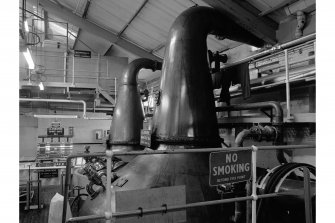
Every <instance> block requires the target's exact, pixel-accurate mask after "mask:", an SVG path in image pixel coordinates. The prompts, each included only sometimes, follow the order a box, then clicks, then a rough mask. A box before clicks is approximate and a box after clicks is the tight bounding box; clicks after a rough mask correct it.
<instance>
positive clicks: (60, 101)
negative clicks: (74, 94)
mask: <svg viewBox="0 0 335 223" xmlns="http://www.w3.org/2000/svg"><path fill="white" fill-rule="evenodd" d="M19 100H20V101H32V102H58V103H80V104H82V105H83V118H86V102H85V101H83V100H63V99H44V98H20V99H19Z"/></svg>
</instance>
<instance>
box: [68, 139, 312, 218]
mask: <svg viewBox="0 0 335 223" xmlns="http://www.w3.org/2000/svg"><path fill="white" fill-rule="evenodd" d="M308 148H315V145H283V146H259V147H256V146H251V147H230V148H206V149H203V148H202V149H176V150H153V151H131V152H113V151H112V150H111V149H110V148H107V150H106V152H105V153H92V154H73V155H70V156H69V157H68V158H67V161H66V176H65V192H64V201H67V199H68V189H69V186H70V184H69V183H70V182H69V179H70V174H71V160H72V159H73V158H76V157H88V156H100V157H101V156H106V157H107V187H106V196H107V197H106V199H107V201H106V211H105V215H87V216H80V217H73V218H70V219H68V221H66V210H67V202H63V213H62V223H65V222H77V221H83V220H95V219H106V223H111V222H112V218H116V217H126V216H136V215H138V216H143V215H144V214H153V213H167V212H169V211H170V212H171V211H176V210H184V209H187V208H194V207H200V206H209V205H217V204H223V203H232V202H238V201H248V200H251V201H252V205H251V208H252V214H251V216H252V223H256V204H257V200H259V199H264V198H271V197H278V196H287V195H299V191H298V190H291V191H287V192H280V193H270V194H261V195H258V194H257V192H256V186H257V183H256V180H257V175H256V160H257V151H258V150H282V149H308ZM248 150H249V151H252V162H251V164H252V194H251V196H245V197H237V198H229V199H221V200H212V201H204V202H195V203H188V204H184V205H171V206H164V207H162V206H161V207H156V208H147V209H144V208H143V209H142V208H141V209H137V210H132V211H123V212H114V213H112V209H111V170H112V158H113V156H119V155H153V154H181V153H209V152H223V151H224V152H228V151H248ZM309 180H310V178H309V170H308V169H307V168H304V199H305V216H306V223H312V207H311V204H310V201H311V191H310V182H309Z"/></svg>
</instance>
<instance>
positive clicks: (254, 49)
mask: <svg viewBox="0 0 335 223" xmlns="http://www.w3.org/2000/svg"><path fill="white" fill-rule="evenodd" d="M259 49H261V48H258V47H255V46H251V52H254V51H257V50H259Z"/></svg>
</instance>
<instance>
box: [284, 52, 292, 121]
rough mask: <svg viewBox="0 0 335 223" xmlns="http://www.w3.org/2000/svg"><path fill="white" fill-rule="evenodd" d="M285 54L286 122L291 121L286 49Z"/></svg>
mask: <svg viewBox="0 0 335 223" xmlns="http://www.w3.org/2000/svg"><path fill="white" fill-rule="evenodd" d="M284 53H285V74H286V80H285V82H286V108H287V114H286V119H287V121H289V120H291V119H292V118H291V105H290V103H291V99H290V76H289V66H288V53H287V49H285V50H284Z"/></svg>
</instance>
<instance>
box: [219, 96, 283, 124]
mask: <svg viewBox="0 0 335 223" xmlns="http://www.w3.org/2000/svg"><path fill="white" fill-rule="evenodd" d="M262 108H264V109H266V108H272V109H273V110H274V114H273V120H272V124H278V125H281V124H282V123H283V108H282V107H281V105H280V103H279V102H276V101H265V102H257V103H248V104H238V105H231V106H225V107H216V108H215V109H216V111H217V112H219V111H242V110H251V109H262Z"/></svg>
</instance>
